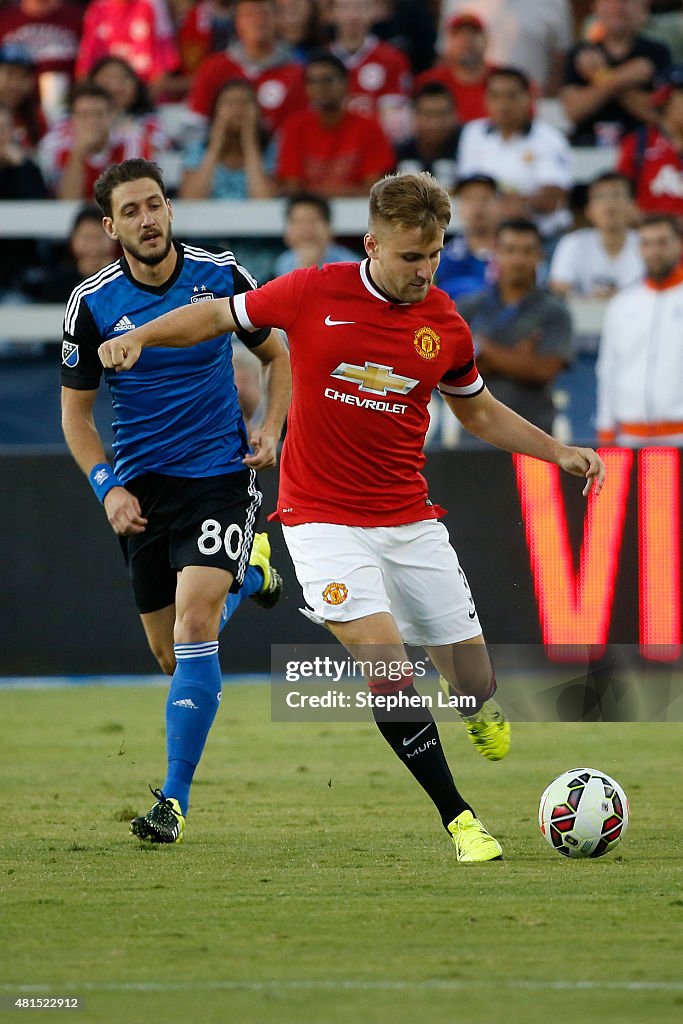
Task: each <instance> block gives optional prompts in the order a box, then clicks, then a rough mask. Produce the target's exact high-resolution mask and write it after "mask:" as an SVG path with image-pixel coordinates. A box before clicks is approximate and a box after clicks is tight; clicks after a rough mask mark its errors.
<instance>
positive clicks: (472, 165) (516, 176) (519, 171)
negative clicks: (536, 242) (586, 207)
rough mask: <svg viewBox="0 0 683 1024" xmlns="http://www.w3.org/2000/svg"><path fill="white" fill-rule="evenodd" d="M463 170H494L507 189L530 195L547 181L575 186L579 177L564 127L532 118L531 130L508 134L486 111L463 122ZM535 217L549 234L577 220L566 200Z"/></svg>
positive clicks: (460, 157)
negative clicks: (485, 114) (502, 132)
mask: <svg viewBox="0 0 683 1024" xmlns="http://www.w3.org/2000/svg"><path fill="white" fill-rule="evenodd" d="M458 174H459V176H460V177H461V178H467V177H469V176H470V175H472V174H488V175H490V176H491V177H492V178H494V179H495V180H496V181H497V182H498V186H499V188H500V189H502V191H504V192H505V191H514V192H519V193H521V195H525V196H528V195H532V194H533V193H534V192H536V191H537V190H538V189H539V188H541V187H542V186H543V185H556V186H557V187H558V188H562V189H565V190H569V189H570V188H571V187H572V182H573V174H572V164H571V151H570V148H569V143H568V142H567V139H566V138H565V136H564V135H563V134H562V132H560V131H558V129H557V128H554V127H553V126H552V125H550V124H546V123H545V122H544V121H539V120H538V119H537V118H534V120H533V121H531V122H530V123H529V128H528V131H526V132H520V133H519V134H518V135H513V136H512V137H511V138H509V139H504V138H503V136H502V135H501V134H500V132H499V131H497V130H496V129H495V128H493V126H492V125H491V122H490V121H489V120H488V118H485V117H482V118H479V119H478V120H476V121H470V122H469V123H468V124H466V125H465V126H464V127H463V130H462V135H461V136H460V144H459V146H458ZM534 219H535V221H536V223H537V225H538V228H539V230H540V231H541V234H543V235H552V234H554V233H555V232H557V231H561V230H562V229H563V228H566V227H567V226H568V225H569V224H571V214H570V213H569V211H568V210H567V208H566V207H565V206H562V207H561V208H560V209H557V210H554V211H553V212H552V213H544V214H539V215H538V216H536V217H535V218H534Z"/></svg>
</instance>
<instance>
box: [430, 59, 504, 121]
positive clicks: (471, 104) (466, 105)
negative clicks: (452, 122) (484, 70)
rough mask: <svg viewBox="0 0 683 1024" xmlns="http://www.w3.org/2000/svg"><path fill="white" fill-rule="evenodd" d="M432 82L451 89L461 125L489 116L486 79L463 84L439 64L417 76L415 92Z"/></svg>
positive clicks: (456, 114)
mask: <svg viewBox="0 0 683 1024" xmlns="http://www.w3.org/2000/svg"><path fill="white" fill-rule="evenodd" d="M489 70H491V69H489ZM431 82H439V83H440V84H441V85H445V86H446V88H447V89H450V92H451V95H452V97H453V103H454V104H455V116H456V117H457V119H458V121H459V122H460V123H461V124H464V123H465V122H466V121H476V120H477V119H478V118H480V117H488V116H489V115H488V110H487V109H486V78H484V79H483V80H482V81H481V82H476V83H474V84H470V83H469V82H461V81H460V79H459V78H456V77H455V75H454V74H453V72H452V71H451V70H450V68H447V67H446V66H445V65H443V64H442V65H438V64H437V65H436V67H433V68H430V69H429V70H428V71H423V72H422V74H421V75H418V76H417V78H416V79H415V91H416V92H417V90H418V89H421V88H422V86H423V85H428V84H429V83H431Z"/></svg>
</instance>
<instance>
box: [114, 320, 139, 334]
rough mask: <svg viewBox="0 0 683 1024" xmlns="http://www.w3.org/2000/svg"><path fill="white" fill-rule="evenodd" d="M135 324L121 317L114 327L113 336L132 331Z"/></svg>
mask: <svg viewBox="0 0 683 1024" xmlns="http://www.w3.org/2000/svg"><path fill="white" fill-rule="evenodd" d="M134 330H135V324H134V323H133V322H132V320H129V319H128V317H127V316H122V317H121V319H120V320H119V322H118V323H117V324H116V326H115V327H114V334H118V333H119V332H120V331H134Z"/></svg>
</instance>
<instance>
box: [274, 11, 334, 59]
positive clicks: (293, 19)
mask: <svg viewBox="0 0 683 1024" xmlns="http://www.w3.org/2000/svg"><path fill="white" fill-rule="evenodd" d="M275 9H276V11H277V33H278V36H279V37H280V39H281V40H282V41H283V42H284V43H286V44H287V46H288V47H289V48H290V50H291V52H292V55H293V57H294V59H295V60H297V61H299V63H301V64H305V63H306V61H307V59H308V56H309V54H310V53H311V52H312V51H313V50H316V49H318V47H320V46H322V44H323V43H324V41H325V39H324V31H323V26H322V23H321V20H320V12H319V10H318V4H317V2H316V0H275Z"/></svg>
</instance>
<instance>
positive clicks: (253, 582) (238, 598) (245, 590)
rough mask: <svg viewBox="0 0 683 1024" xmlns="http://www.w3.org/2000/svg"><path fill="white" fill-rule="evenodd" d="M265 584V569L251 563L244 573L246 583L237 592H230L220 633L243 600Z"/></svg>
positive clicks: (222, 616) (222, 617) (224, 607)
mask: <svg viewBox="0 0 683 1024" xmlns="http://www.w3.org/2000/svg"><path fill="white" fill-rule="evenodd" d="M262 586H263V570H262V569H259V568H258V566H256V565H250V566H249V568H248V569H247V571H246V573H245V574H244V583H243V584H242V586H241V587H240V589H239V590H238V592H237V593H236V594H228V596H227V597H226V599H225V604H224V605H223V611H222V612H221V621H220V622H219V623H218V632H219V633H220V632H221V630H222V629H223V627H224V626H226V625H227V624H228V620H229V619H231V618H232V617H233V615H234V614H235V612H236V611H237V609H238V608H239V606H240V605H241V604H242V601H245V600H246V599H247V598H248V597H251V595H252V594H258V592H259V590H260V589H261V587H262Z"/></svg>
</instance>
